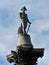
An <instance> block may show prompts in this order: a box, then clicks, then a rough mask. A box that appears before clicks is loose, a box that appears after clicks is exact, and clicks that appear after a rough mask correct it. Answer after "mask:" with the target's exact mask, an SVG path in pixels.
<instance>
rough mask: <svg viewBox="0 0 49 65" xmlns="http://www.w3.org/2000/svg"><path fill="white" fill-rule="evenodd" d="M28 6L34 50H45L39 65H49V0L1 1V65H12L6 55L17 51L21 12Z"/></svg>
mask: <svg viewBox="0 0 49 65" xmlns="http://www.w3.org/2000/svg"><path fill="white" fill-rule="evenodd" d="M24 5H25V6H26V8H27V12H26V13H27V14H28V18H29V20H30V22H31V23H32V24H31V27H30V30H29V34H30V36H31V41H32V44H33V45H34V48H45V52H44V57H43V58H42V59H41V58H39V59H38V65H49V0H0V65H12V64H10V63H8V62H7V60H6V55H7V54H9V53H10V51H11V50H15V49H16V45H17V42H18V41H17V40H18V36H17V29H18V27H19V26H20V23H21V22H20V18H19V12H20V8H21V7H22V6H24Z"/></svg>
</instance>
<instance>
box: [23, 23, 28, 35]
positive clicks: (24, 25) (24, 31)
mask: <svg viewBox="0 0 49 65" xmlns="http://www.w3.org/2000/svg"><path fill="white" fill-rule="evenodd" d="M26 27H27V23H24V22H23V23H22V31H23V34H26Z"/></svg>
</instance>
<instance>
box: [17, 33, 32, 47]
mask: <svg viewBox="0 0 49 65" xmlns="http://www.w3.org/2000/svg"><path fill="white" fill-rule="evenodd" d="M19 46H21V47H25V48H30V47H32V43H31V38H30V36H29V35H23V34H19V35H18V44H17V47H19Z"/></svg>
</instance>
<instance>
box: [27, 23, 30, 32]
mask: <svg viewBox="0 0 49 65" xmlns="http://www.w3.org/2000/svg"><path fill="white" fill-rule="evenodd" d="M30 25H31V24H29V26H28V29H27V33H28V31H29V28H30Z"/></svg>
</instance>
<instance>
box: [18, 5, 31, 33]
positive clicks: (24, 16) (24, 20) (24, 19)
mask: <svg viewBox="0 0 49 65" xmlns="http://www.w3.org/2000/svg"><path fill="white" fill-rule="evenodd" d="M26 10H27V9H26V7H25V6H24V7H22V8H21V11H22V12H20V13H19V14H20V18H21V20H22V23H21V27H19V29H18V33H20V32H21V33H23V34H27V32H28V30H29V27H28V30H27V32H26V28H27V23H29V26H30V24H31V22H29V20H28V17H27V14H26V13H25V11H26Z"/></svg>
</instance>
